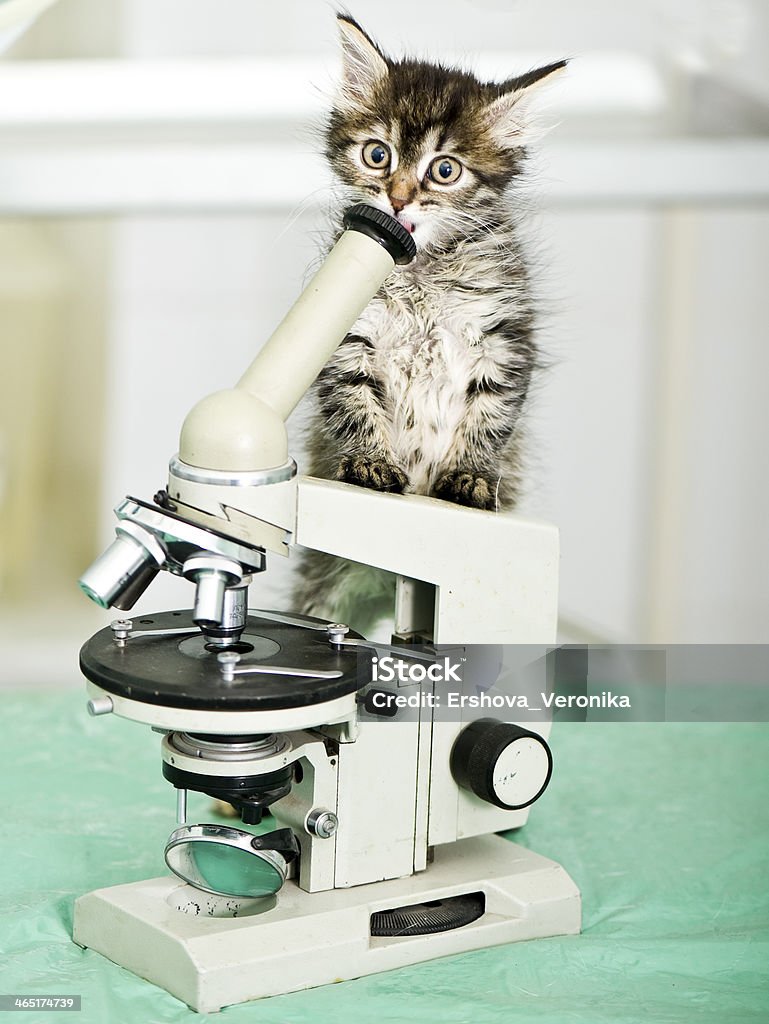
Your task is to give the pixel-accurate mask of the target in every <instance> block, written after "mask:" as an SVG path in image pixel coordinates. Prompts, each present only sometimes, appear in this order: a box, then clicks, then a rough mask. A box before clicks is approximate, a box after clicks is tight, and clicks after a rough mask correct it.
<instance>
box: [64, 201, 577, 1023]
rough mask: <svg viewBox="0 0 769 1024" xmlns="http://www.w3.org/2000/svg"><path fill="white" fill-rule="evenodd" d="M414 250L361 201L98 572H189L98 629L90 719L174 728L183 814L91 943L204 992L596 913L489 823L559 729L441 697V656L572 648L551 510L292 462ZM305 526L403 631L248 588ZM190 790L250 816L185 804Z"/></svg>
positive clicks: (108, 895) (346, 971) (573, 926)
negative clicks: (452, 707) (292, 444)
mask: <svg viewBox="0 0 769 1024" xmlns="http://www.w3.org/2000/svg"><path fill="white" fill-rule="evenodd" d="M415 253H416V247H415V245H414V241H413V239H412V238H411V236H410V235H409V233H408V232H407V231H406V230H405V229H404V228H403V226H402V225H401V224H399V223H398V222H397V221H396V220H394V219H393V218H391V217H390V216H388V215H387V214H386V213H384V212H383V211H381V210H378V209H375V208H373V207H370V206H367V205H365V204H358V205H357V206H354V207H352V208H351V209H350V210H348V211H347V213H346V215H345V218H344V230H343V232H342V234H341V235H340V237H339V239H338V241H337V242H336V244H335V246H334V247H333V248H332V249H331V251H330V253H329V255H328V256H327V257H326V259H325V261H324V262H323V264H322V265H321V267H320V269H319V271H318V272H317V274H316V275H315V277H314V278H313V279H312V280H311V281H310V283H309V285H308V286H307V287H306V288H305V290H304V292H303V293H302V294H301V296H300V297H299V299H298V300H297V302H296V303H295V304H294V306H293V307H292V308H291V310H290V311H289V313H288V314H287V316H286V317H285V319H284V320H283V321H282V323H281V324H280V325H279V326H278V328H277V329H276V331H275V332H274V334H273V335H272V336H271V337H270V339H269V340H268V341H267V343H266V344H265V345H264V346H263V348H262V349H261V351H260V352H259V353H258V355H257V356H256V358H255V359H254V361H253V363H252V364H251V366H250V367H249V368H248V369H247V370H246V372H245V374H244V375H243V377H242V378H241V379H240V381H238V383H237V385H236V386H235V387H234V388H232V389H228V390H224V391H219V392H216V393H214V394H211V395H209V396H208V397H206V398H204V399H203V400H202V401H201V402H199V403H198V404H197V405H196V406H195V407H194V408H193V409H192V411H191V412H190V413H189V414H188V416H187V418H186V420H185V422H184V425H183V428H182V431H181V438H180V444H179V453H178V455H176V456H175V457H174V458H172V460H171V462H170V467H169V474H168V482H167V486H166V488H165V489H164V490H162V491H160V492H159V493H158V494H156V495H155V497H154V499H153V500H151V501H145V500H141V499H139V498H133V497H127V498H126V499H125V500H124V501H122V502H121V503H120V504H119V505H118V506H117V508H116V509H115V512H116V515H117V520H118V522H117V526H116V537H115V540H114V542H113V543H112V545H111V546H110V547H109V548H108V549H107V550H106V551H105V552H104V554H102V555H101V556H100V557H99V558H98V559H97V561H96V562H95V563H94V564H93V565H92V566H91V567H90V568H89V569H88V570H87V571H86V572H85V573H84V574H83V576H82V578H81V580H80V586H81V588H82V590H83V591H84V592H85V593H86V594H87V595H88V596H89V597H90V598H91V599H92V600H94V601H95V602H96V603H97V604H99V605H101V606H102V607H104V608H115V609H117V610H118V611H119V612H121V613H125V612H127V611H129V610H130V609H131V608H132V607H133V605H134V604H135V602H136V601H137V600H138V598H139V597H140V596H141V594H142V593H143V592H144V591H145V590H146V589H147V587H148V586H149V585H150V584H151V582H152V580H153V579H154V578H155V577H156V576H157V575H158V573H160V572H161V571H164V572H171V573H173V574H175V575H176V576H179V577H183V578H185V579H187V580H189V582H190V583H191V584H192V586H193V587H194V598H193V599H192V608H191V609H185V610H174V611H162V612H159V613H157V614H152V615H143V616H141V617H138V618H134V619H130V618H118V619H115V620H114V621H113V622H112V624H111V625H110V626H108V627H107V628H105V629H102V630H100V631H99V632H97V633H96V634H95V635H94V636H93V637H91V638H90V640H88V641H87V642H86V643H85V645H84V646H83V648H82V651H81V655H80V665H81V669H82V672H83V674H84V675H85V677H86V679H87V688H88V694H89V701H88V710H89V712H90V713H91V714H93V715H106V714H110V713H111V714H115V715H118V716H121V717H123V718H127V719H130V720H132V721H135V722H140V723H142V724H144V725H147V726H150V727H151V729H152V730H153V731H154V732H157V733H160V734H161V735H162V739H161V759H162V772H163V776H164V777H165V778H166V779H167V780H168V782H170V783H171V786H173V787H174V789H175V790H176V810H177V816H176V828H175V829H174V830H173V831H172V832H171V834H170V836H169V839H168V842H167V845H166V848H165V861H166V864H167V867H168V869H169V873H168V874H165V875H163V876H162V877H158V878H154V879H151V880H148V881H141V882H132V883H129V884H126V885H118V886H113V887H111V888H107V889H100V890H97V891H95V892H91V893H88V894H86V895H83V896H81V897H80V898H79V899H78V900H77V901H76V904H75V914H74V940H75V942H76V943H78V944H79V945H81V946H83V947H87V948H90V949H94V950H96V951H98V952H99V953H101V954H103V955H104V956H105V957H107V958H109V959H110V960H112V961H114V962H115V963H117V964H119V965H121V966H123V967H125V968H127V969H128V970H130V971H132V972H134V973H135V974H137V975H139V976H140V977H142V978H145V979H147V980H149V981H150V982H153V983H154V984H156V985H159V986H161V987H163V988H165V989H166V990H167V991H169V992H171V993H172V994H173V995H175V996H177V997H178V998H180V999H182V1000H183V1001H184V1002H186V1003H187V1004H188V1005H189V1006H191V1007H192V1008H193V1009H195V1010H199V1011H208V1012H210V1011H216V1010H219V1009H221V1008H222V1007H223V1006H226V1005H230V1004H233V1003H238V1002H242V1001H245V1000H250V999H256V998H260V997H264V996H270V995H276V994H279V993H285V992H292V991H296V990H299V989H304V988H310V987H313V986H318V985H325V984H329V983H332V982H336V981H340V980H346V979H352V978H356V977H360V976H362V975H367V974H373V973H376V972H380V971H386V970H389V969H391V968H396V967H400V966H404V965H408V964H414V963H419V962H422V961H425V960H430V959H434V958H436V957H442V956H446V955H449V954H453V953H459V952H464V951H467V950H473V949H480V948H484V947H487V946H492V945H498V944H502V943H507V942H513V941H516V940H521V939H532V938H539V937H544V936H551V935H561V934H569V933H576V932H578V931H579V929H580V896H579V891H578V889H577V888H576V886H575V885H574V883H573V882H572V880H571V879H570V878H569V876H568V874H567V873H566V872H565V871H564V869H563V868H562V867H560V865H558V864H556V863H554V862H553V861H550V860H547V859H546V858H544V857H542V856H539V855H538V854H536V853H534V852H532V851H530V850H528V849H526V848H524V847H522V846H520V845H517V844H514V843H511V842H510V841H508V840H507V839H506V838H503V837H500V836H498V835H496V834H495V833H497V832H501V831H503V830H508V829H514V828H518V827H519V826H521V825H523V824H524V823H525V822H526V820H527V816H528V813H529V808H530V806H531V804H532V803H533V802H534V801H535V800H536V799H538V797H539V796H540V795H541V794H542V793H543V791H544V790H545V787H546V786H547V783H548V781H549V779H550V774H551V771H552V755H551V752H550V749H549V747H548V745H547V734H548V731H549V730H548V725H549V723H547V722H538V723H537V724H536V728H532V727H530V726H529V725H528V724H527V725H523V724H521V723H520V722H514V721H508V720H499V719H498V718H494V717H487V716H486V715H485V714H484V713H483V712H475V713H474V717H473V713H471V714H470V715H469V716H468V714H467V713H463V714H462V715H459V714H457V715H455V716H453V717H452V716H449V715H445V714H440V713H439V712H438V704H439V690H440V688H441V686H442V685H443V684H442V683H441V666H444V667H445V665H447V664H449V662H450V661H451V658H450V657H449V655H446V654H445V652H446V651H450V652H453V655H452V656H453V661H451V665H453V666H454V668H453V669H451V671H456V666H457V665H461V666H462V673H463V679H464V685H466V686H469V687H470V688H472V686H473V684H474V679H473V664H474V659H473V658H472V657H468V656H467V653H468V652H469V651H470V650H471V649H473V650H475V649H478V648H477V647H476V645H495V646H494V649H502V648H503V647H504V646H505V645H518V644H539V645H547V644H552V643H554V642H555V629H556V616H557V587H558V536H557V532H556V530H555V529H554V528H553V527H552V526H550V525H548V524H543V523H539V522H534V521H530V520H526V519H523V518H520V517H517V516H512V515H499V514H495V513H490V512H482V511H479V510H476V509H468V508H463V507H461V506H456V505H452V504H449V503H447V502H443V501H439V500H436V499H432V498H425V497H421V496H415V495H401V494H388V493H380V492H375V491H372V490H367V489H365V488H361V487H357V486H353V485H349V484H344V483H338V482H334V481H328V480H319V479H312V478H309V477H303V476H300V475H297V470H296V465H295V463H294V462H293V460H292V459H291V458H290V457H289V452H288V441H287V433H286V426H285V422H286V419H287V418H288V416H289V414H290V413H291V411H292V410H293V409H294V408H295V406H296V405H297V403H298V402H299V401H300V399H301V398H302V396H303V395H304V394H305V392H306V391H307V389H308V388H309V387H310V385H311V384H312V382H313V381H314V380H315V378H316V376H317V375H318V373H319V372H320V370H321V368H322V367H323V365H324V364H325V362H326V361H327V360H328V358H329V356H330V355H331V353H332V352H333V351H334V349H335V348H336V346H337V345H339V344H340V343H341V342H342V340H343V339H344V337H345V335H346V334H347V333H348V332H349V331H350V330H351V329H352V328H353V325H354V324H355V321H356V320H357V319H358V317H359V316H360V314H361V313H362V311H363V309H364V308H365V307H366V305H367V304H368V302H369V301H370V300H371V298H372V297H373V296H374V295H375V294H376V292H377V291H378V289H379V288H380V286H381V285H382V283H383V281H384V280H385V279H386V277H387V276H388V275H389V274H390V273H393V272H395V273H397V272H399V271H398V270H397V269H396V268H397V266H399V265H404V264H408V263H409V262H410V261H411V260H412V259H413V258H414V256H415ZM295 546H300V547H303V548H309V549H314V550H316V551H321V552H326V553H328V554H330V555H335V556H338V557H341V558H346V559H350V560H352V561H355V562H361V563H364V564H366V565H370V566H374V567H377V568H379V569H384V570H388V571H389V572H391V573H393V574H394V575H395V578H396V594H395V606H394V609H393V615H394V634H393V643H392V644H391V645H384V644H379V643H372V642H369V641H368V640H367V639H366V638H364V637H363V636H361V635H360V634H359V633H356V632H355V631H354V630H352V629H351V628H349V626H348V625H347V624H345V623H341V622H326V621H320V620H318V619H312V618H308V617H306V616H302V615H297V614H292V613H290V612H280V611H272V610H253V609H250V607H249V600H248V593H249V587H250V586H251V585H252V584H253V583H254V582H255V581H257V580H258V576H259V574H260V573H262V572H263V571H265V569H266V567H267V561H268V558H269V559H271V558H273V557H278V558H285V557H287V556H290V553H291V549H292V548H294V547H295ZM254 589H256V587H254ZM462 652H465V654H464V655H463V654H462ZM386 659H389V662H387V664H388V665H389V668H390V672H389V674H386V673H385V672H383V671H382V669H383V668H384V667H385V665H386ZM475 660H476V661H477V659H475ZM394 664H397V665H400V666H406V667H408V666H411V668H410V669H409V670H408V671H403V672H398V673H396V672H394V671H393V665H394ZM451 671H449V672H448V673H444V674H447V675H448V676H449V678H451ZM383 678H384V679H388V680H390V681H389V682H383V681H382V679H383ZM454 678H456V675H455V676H454ZM452 685H454V686H455V684H452ZM455 688H456V686H455ZM190 791H192V792H195V793H204V794H207V795H208V796H209V797H215V798H218V799H220V800H224V801H227V802H228V803H230V804H231V805H232V806H233V807H234V808H235V811H236V813H237V815H238V816H239V817H240V822H239V823H238V827H235V825H234V823H232V822H230V823H228V824H216V823H205V822H203V823H198V822H191V821H189V820H188V799H187V795H188V793H189V792H190ZM241 825H242V826H244V827H240V826H241ZM272 826H274V827H272Z"/></svg>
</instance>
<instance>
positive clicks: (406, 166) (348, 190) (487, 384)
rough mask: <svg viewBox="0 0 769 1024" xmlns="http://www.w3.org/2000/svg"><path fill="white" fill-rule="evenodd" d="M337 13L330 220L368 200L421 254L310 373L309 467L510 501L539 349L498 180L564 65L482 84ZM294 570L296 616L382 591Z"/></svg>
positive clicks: (398, 487) (374, 484) (329, 135)
mask: <svg viewBox="0 0 769 1024" xmlns="http://www.w3.org/2000/svg"><path fill="white" fill-rule="evenodd" d="M338 25H339V29H340V33H341V43H342V58H343V61H342V79H341V84H340V86H339V90H338V93H337V97H336V102H335V105H334V108H333V110H332V112H331V115H330V118H329V121H328V125H327V129H326V154H327V157H328V160H329V162H330V165H331V167H332V169H333V171H334V173H335V176H336V177H337V179H338V180H339V182H340V183H341V186H342V187H341V189H340V191H339V207H338V227H339V229H340V230H341V216H342V213H343V211H344V210H345V209H346V208H347V207H349V206H350V205H351V204H352V203H355V202H361V201H363V202H367V203H369V204H370V205H372V206H376V207H379V208H380V209H382V210H384V211H386V212H387V213H389V214H391V215H393V216H395V217H397V219H398V220H399V221H400V222H401V224H403V226H404V227H405V228H406V229H407V230H408V231H409V232H410V233H411V234H412V235H413V238H414V241H415V242H416V246H417V257H416V259H415V261H414V262H413V263H412V264H411V265H410V266H408V267H404V268H399V269H398V270H397V271H395V272H394V273H393V274H391V275H390V277H389V278H388V279H387V281H386V282H385V283H384V285H383V286H382V288H381V289H380V291H379V293H378V294H377V295H376V296H375V298H374V299H373V300H372V301H371V302H370V303H369V305H368V307H367V308H366V310H365V311H364V312H363V314H362V315H361V316H360V318H359V320H358V321H357V323H356V324H355V325H354V328H353V330H352V332H351V333H350V334H348V336H347V337H346V338H345V340H344V341H343V343H342V344H341V345H340V347H339V348H338V350H337V351H336V353H335V354H334V355H333V356H332V357H331V359H330V360H329V362H328V364H327V365H326V367H325V368H324V369H323V371H322V372H321V374H320V376H319V377H318V380H317V382H316V385H315V397H316V401H317V412H316V414H315V417H314V419H313V422H312V427H311V436H310V444H309V447H310V465H309V466H308V472H309V474H310V475H311V476H319V477H324V478H326V479H336V480H342V481H345V482H347V483H351V484H358V485H361V486H363V487H371V488H374V489H376V490H382V491H394V492H406V493H414V494H424V495H431V496H432V497H436V498H442V499H445V500H447V501H452V502H456V503H458V504H461V505H469V506H472V507H474V508H480V509H494V510H503V509H509V508H512V507H513V505H514V503H515V500H516V496H517V491H518V483H519V481H518V464H519V463H518V455H519V444H520V417H521V411H522V409H523V407H524V404H525V401H526V395H527V392H528V389H529V383H530V379H531V375H532V371H533V370H534V369H535V366H536V362H537V352H536V346H535V342H534V338H533V308H532V301H531V296H530V291H529V286H528V281H527V273H526V268H525V264H524V261H523V258H522V255H521V252H520V249H519V245H518V240H517V231H516V226H515V216H514V208H513V204H512V202H511V197H510V186H511V185H512V184H513V183H514V182H515V179H516V178H517V176H518V175H519V174H520V173H521V170H522V168H523V163H524V158H525V149H524V145H525V142H526V117H525V108H526V105H527V100H528V95H529V93H530V91H531V88H532V87H533V86H534V85H536V84H537V83H539V82H541V81H542V80H543V79H545V78H546V77H548V76H550V75H552V74H553V73H554V72H557V71H559V70H560V69H562V68H563V67H565V64H566V62H565V61H559V62H557V63H554V64H549V65H547V66H546V67H542V68H538V69H537V70H534V71H530V72H528V73H526V74H524V75H521V76H520V77H517V78H511V79H508V80H507V81H506V82H503V83H500V84H497V83H483V82H481V81H479V80H478V79H477V78H475V77H474V76H473V75H472V74H469V73H468V72H466V71H461V70H457V69H452V68H447V67H443V66H441V65H436V64H430V63H426V62H423V61H417V60H408V59H407V60H401V61H394V60H392V59H390V58H389V57H387V56H385V54H384V53H383V52H382V51H381V50H380V48H379V47H378V46H377V44H376V43H374V42H373V40H372V39H371V38H370V37H369V36H368V35H367V34H366V33H365V32H364V31H363V29H362V28H361V27H360V25H358V24H357V22H355V21H354V20H353V19H352V18H351V17H349V16H348V15H346V14H340V15H338ZM302 575H303V579H302V582H301V583H300V585H299V587H298V591H297V607H300V608H301V609H302V610H303V611H305V612H306V613H308V614H317V615H320V616H322V617H328V616H332V617H336V618H343V619H344V621H348V620H349V618H350V617H353V616H352V609H355V610H356V611H357V612H358V613H359V619H358V621H361V614H360V613H363V616H362V617H363V618H365V611H366V609H367V607H368V606H369V605H372V606H373V605H378V602H379V598H380V597H381V593H380V591H381V586H375V587H374V588H373V590H372V588H371V583H370V578H371V577H370V574H366V573H363V572H357V573H356V570H355V569H354V568H352V567H351V565H350V563H346V564H345V563H342V562H340V561H339V560H334V561H333V562H332V561H331V560H330V559H328V558H327V557H325V556H312V557H309V558H308V559H307V560H306V562H305V563H304V566H303V574H302ZM380 579H381V578H380ZM356 580H357V583H356ZM340 600H341V601H342V605H341V606H340ZM347 607H349V609H350V612H351V614H350V615H347V618H345V615H346V611H347Z"/></svg>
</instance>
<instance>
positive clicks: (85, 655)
mask: <svg viewBox="0 0 769 1024" xmlns="http://www.w3.org/2000/svg"><path fill="white" fill-rule="evenodd" d="M312 621H313V620H308V623H310V622H312ZM321 625H322V624H321ZM185 630H187V631H188V632H187V634H186V635H184V632H183V631H185ZM142 633H146V634H147V635H146V636H142ZM164 634H165V635H164ZM348 636H349V637H351V638H360V634H358V633H354V632H352V631H351V632H350V633H349V634H348ZM225 650H234V651H236V652H237V653H238V654H239V655H240V660H239V661H238V670H237V675H236V676H235V677H234V679H233V680H231V681H229V682H228V681H226V680H225V679H224V678H223V675H222V671H221V667H220V664H219V662H218V661H217V655H218V654H220V653H222V651H225ZM369 664H370V654H369V653H368V652H367V651H366V650H357V651H339V650H335V649H334V648H333V647H332V646H331V644H330V643H329V641H328V638H327V636H326V634H325V632H324V631H323V630H320V629H317V628H307V629H305V628H303V627H301V626H295V625H288V624H286V623H282V622H276V621H272V620H269V619H262V618H260V617H259V616H258V615H249V616H248V618H247V620H246V627H245V630H244V631H243V634H242V636H241V638H240V641H239V642H238V643H237V644H234V645H233V646H232V647H231V648H223V647H216V646H215V645H214V644H212V643H208V642H207V641H206V637H205V636H203V634H202V633H201V632H200V630H199V629H198V627H197V626H196V625H195V624H194V622H193V621H192V613H191V611H189V610H185V611H169V612H158V613H156V614H152V615H145V616H142V617H141V618H137V619H134V620H133V629H132V630H131V634H130V636H129V638H128V639H127V640H126V641H125V643H124V645H123V646H120V645H119V644H117V643H116V642H115V637H114V633H113V630H112V629H111V628H109V627H107V628H106V629H102V630H100V631H99V632H98V633H95V634H94V635H93V636H92V637H91V639H90V640H88V641H87V642H86V643H85V644H84V646H83V648H82V650H81V652H80V668H81V671H82V672H83V674H84V675H85V677H86V678H87V679H89V680H90V681H91V682H93V683H96V685H97V686H99V687H101V689H102V690H106V691H107V692H108V693H112V694H115V695H116V696H118V697H125V698H128V699H130V700H132V701H138V702H142V703H146V704H155V705H162V706H163V707H168V708H184V709H189V710H196V711H275V710H285V709H289V708H302V707H308V706H309V705H314V704H326V703H328V702H330V701H334V700H337V699H338V698H340V697H345V696H347V695H348V694H351V693H354V692H355V691H356V690H358V689H359V688H360V686H361V680H362V679H363V680H365V675H364V672H365V670H366V668H367V667H368V666H369ZM271 666H274V667H276V668H286V667H290V668H294V669H298V670H302V671H305V672H307V675H285V674H277V673H276V674H271V673H269V671H268V672H264V671H260V672H259V673H256V672H255V673H253V674H250V673H248V672H242V671H241V670H243V669H247V668H249V667H261V668H262V670H264V669H269V668H270V667H271ZM313 671H317V672H321V673H329V674H333V675H334V676H335V677H334V678H314V677H313V676H312V675H311V673H312V672H313ZM337 673H338V675H337ZM368 678H370V674H369V676H368Z"/></svg>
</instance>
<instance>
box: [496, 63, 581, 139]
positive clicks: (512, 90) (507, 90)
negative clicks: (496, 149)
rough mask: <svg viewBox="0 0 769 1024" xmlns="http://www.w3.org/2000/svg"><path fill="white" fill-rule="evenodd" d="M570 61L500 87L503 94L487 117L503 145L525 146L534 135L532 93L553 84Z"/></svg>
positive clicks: (536, 69) (533, 72) (504, 83)
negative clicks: (530, 110)
mask: <svg viewBox="0 0 769 1024" xmlns="http://www.w3.org/2000/svg"><path fill="white" fill-rule="evenodd" d="M567 63H568V61H565V60H559V61H556V62H555V63H553V64H545V66H544V67H541V68H535V69H534V70H533V71H527V72H526V73H525V74H524V75H518V76H517V77H516V78H509V79H508V80H507V81H506V82H503V83H502V84H501V85H499V86H497V88H498V89H499V90H500V94H499V95H498V96H497V97H496V99H493V100H492V101H491V103H489V104H488V106H487V107H486V110H485V112H484V113H485V118H486V122H487V124H488V127H489V131H490V132H491V134H492V135H493V136H494V138H495V139H496V141H497V142H498V143H499V145H501V146H505V147H512V146H523V145H525V144H526V143H527V142H528V141H529V138H530V136H531V134H532V133H531V132H530V130H529V129H530V126H529V119H528V116H527V115H528V111H529V105H530V100H531V97H532V94H533V93H535V92H537V90H538V88H539V86H541V85H542V84H543V83H545V82H547V83H548V84H549V83H550V82H552V81H553V79H554V78H555V77H557V76H558V75H559V74H560V73H561V72H562V71H563V70H564V68H565V67H566V65H567Z"/></svg>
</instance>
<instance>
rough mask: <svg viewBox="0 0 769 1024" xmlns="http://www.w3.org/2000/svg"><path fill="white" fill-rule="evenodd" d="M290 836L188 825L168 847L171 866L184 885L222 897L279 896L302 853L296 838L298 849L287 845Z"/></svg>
mask: <svg viewBox="0 0 769 1024" xmlns="http://www.w3.org/2000/svg"><path fill="white" fill-rule="evenodd" d="M286 831H287V830H285V829H283V830H279V831H278V832H274V833H271V834H268V835H264V836H254V835H252V834H251V833H250V832H244V831H243V830H242V829H239V828H232V827H231V826H227V825H185V826H183V827H182V828H177V829H176V831H175V832H173V833H172V834H171V836H170V838H169V840H168V843H167V844H166V849H165V858H166V864H167V865H168V867H169V868H170V869H171V871H173V873H174V874H175V875H178V876H179V878H181V879H182V880H183V881H185V882H188V883H189V884H190V885H193V886H194V887H195V888H196V889H202V890H203V892H209V893H213V894H214V895H216V896H238V897H243V898H248V899H259V898H261V897H264V896H274V895H275V893H277V892H278V891H279V890H280V889H281V888H282V886H283V883H284V882H285V880H286V875H287V871H288V861H289V860H290V859H291V857H292V855H295V851H296V850H297V849H298V847H297V846H296V839H295V838H294V837H293V836H291V839H292V840H293V844H291V843H289V844H287V843H286V841H285V836H284V833H285V832H286ZM273 837H274V839H275V842H271V840H272V839H273ZM274 847H280V849H275V848H274Z"/></svg>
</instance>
